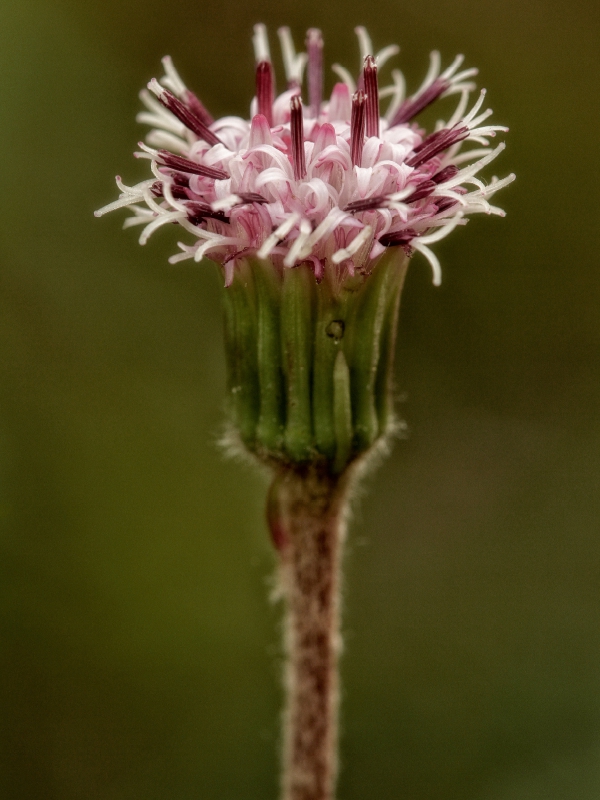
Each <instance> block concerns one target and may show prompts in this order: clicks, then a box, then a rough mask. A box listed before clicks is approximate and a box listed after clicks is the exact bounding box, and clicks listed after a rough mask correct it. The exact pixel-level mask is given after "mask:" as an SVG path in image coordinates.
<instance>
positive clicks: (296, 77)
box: [96, 25, 514, 285]
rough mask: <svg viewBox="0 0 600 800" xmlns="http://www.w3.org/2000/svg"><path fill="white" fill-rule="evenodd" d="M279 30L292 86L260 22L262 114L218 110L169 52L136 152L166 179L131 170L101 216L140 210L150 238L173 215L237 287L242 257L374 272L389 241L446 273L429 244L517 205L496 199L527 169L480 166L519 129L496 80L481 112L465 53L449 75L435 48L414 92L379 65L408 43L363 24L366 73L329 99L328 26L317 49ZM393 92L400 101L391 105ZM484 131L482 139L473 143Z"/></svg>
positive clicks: (316, 35)
mask: <svg viewBox="0 0 600 800" xmlns="http://www.w3.org/2000/svg"><path fill="white" fill-rule="evenodd" d="M278 33H279V37H280V40H281V45H282V51H283V60H284V65H285V69H286V78H287V90H286V91H285V92H283V93H282V94H280V95H279V96H277V97H275V93H274V84H275V82H274V73H273V66H272V63H271V58H270V53H269V45H268V40H267V35H266V30H265V28H264V26H263V25H257V26H256V28H255V36H254V50H255V56H256V96H255V97H254V99H253V100H252V104H251V119H250V121H247V120H244V119H241V118H240V117H223V118H221V119H217V120H214V119H213V118H212V116H211V115H210V113H209V112H208V111H207V110H206V108H205V107H204V105H203V104H202V103H201V101H200V100H199V99H198V98H197V96H196V95H195V94H193V93H192V92H191V91H190V90H189V89H188V88H187V87H186V86H185V84H184V83H183V81H182V80H181V78H180V76H179V75H178V73H177V72H176V70H175V68H174V67H173V64H172V62H171V59H170V58H168V57H166V58H164V59H163V65H164V68H165V73H166V74H165V76H164V77H163V78H162V79H161V81H160V82H159V81H157V80H152V81H151V82H150V83H149V84H148V89H149V90H150V91H148V90H144V91H142V93H141V99H142V101H143V102H144V104H145V105H146V107H147V109H148V110H147V111H145V112H143V113H141V114H139V116H138V119H139V121H140V122H143V123H147V124H149V125H151V126H152V128H153V129H152V130H151V132H150V133H149V135H148V137H147V144H143V143H140V147H141V152H139V153H136V156H138V157H140V158H147V159H149V160H150V167H151V170H152V173H153V177H152V178H150V179H148V180H145V181H142V182H141V183H139V184H137V185H136V186H132V187H129V186H126V185H125V184H123V182H122V181H121V179H120V178H117V184H118V186H119V189H120V190H121V196H120V198H119V199H118V200H117V201H115V202H114V203H111V204H110V205H108V206H105V207H104V208H103V209H101V210H100V211H98V212H96V213H97V214H98V215H102V214H104V213H106V212H107V211H111V210H113V209H116V208H121V207H124V206H128V207H130V208H131V210H132V211H133V213H134V216H133V217H130V218H129V219H127V220H126V222H125V226H126V227H129V226H131V225H143V226H144V228H143V231H142V234H141V236H140V243H141V244H144V243H145V242H146V241H147V239H148V237H149V236H150V235H151V234H152V233H153V232H154V231H155V230H156V229H157V228H159V227H160V226H162V225H165V224H167V223H171V222H174V223H178V224H179V225H181V227H182V228H184V229H185V230H186V231H187V232H189V233H190V234H192V236H193V237H195V241H193V243H192V244H186V243H179V247H180V248H181V251H182V252H181V253H178V254H177V255H174V256H173V257H172V258H171V259H170V261H171V262H172V263H176V262H178V261H181V260H184V259H188V258H193V259H195V260H196V261H200V260H201V259H202V258H203V257H204V256H206V257H208V258H210V259H211V260H213V261H216V262H218V263H219V264H221V265H222V266H223V269H224V275H225V283H226V284H227V285H228V284H229V283H230V282H231V280H232V278H233V275H234V271H235V266H236V262H238V261H239V259H245V258H259V259H268V260H269V261H271V262H272V263H273V264H275V265H276V266H277V267H278V268H291V267H295V266H297V265H298V264H302V263H308V264H309V265H310V266H311V268H312V270H313V271H314V274H315V277H316V279H317V281H319V280H320V279H321V278H322V276H323V274H324V271H325V270H326V269H327V268H330V269H335V270H336V271H337V272H338V273H339V274H340V275H353V274H354V273H355V272H357V271H358V272H369V271H370V268H371V266H372V265H373V263H374V262H375V260H376V259H378V257H379V256H380V255H381V254H382V253H383V252H384V250H385V249H386V248H389V247H402V248H404V250H405V251H406V252H407V254H409V255H410V254H411V253H412V252H413V251H414V250H418V251H420V252H421V253H423V254H424V255H425V256H426V257H427V259H428V260H429V262H430V263H431V266H432V268H433V273H434V283H436V284H437V283H439V282H440V279H441V272H440V266H439V262H438V260H437V258H436V256H435V255H434V253H433V252H432V251H431V249H430V248H429V246H428V245H430V244H431V243H432V242H435V241H437V240H439V239H441V238H443V237H444V236H446V235H447V234H448V233H449V232H450V231H451V230H452V229H453V228H454V227H455V226H456V225H459V224H462V223H464V222H465V217H466V215H468V214H473V213H477V212H484V213H487V214H498V215H503V213H504V212H503V211H502V210H501V209H499V208H497V207H495V206H492V205H490V203H489V202H488V201H489V198H490V196H491V195H492V194H493V193H494V192H496V191H497V190H498V189H500V188H502V187H503V186H505V185H506V184H507V183H510V181H512V180H513V179H514V176H513V175H509V176H508V177H506V178H504V179H503V180H497V179H496V178H493V179H492V180H491V182H490V183H489V184H488V185H487V186H486V185H484V184H483V183H482V182H481V181H480V180H479V179H478V178H477V177H476V175H477V173H478V172H479V171H480V170H481V169H482V168H483V167H484V166H485V165H486V164H488V163H489V162H490V161H492V159H494V158H495V157H496V156H497V155H498V153H499V152H500V151H501V150H502V149H503V148H504V144H500V145H498V146H497V147H496V148H495V149H492V148H491V147H490V146H489V138H490V137H493V136H495V134H496V132H497V131H505V130H507V129H506V128H504V127H502V126H498V125H487V124H484V123H485V121H486V120H487V119H488V117H489V116H490V114H491V113H492V112H491V110H482V107H483V102H484V99H485V91H482V92H481V93H480V95H479V97H478V99H477V101H476V102H475V103H474V105H473V106H472V107H471V108H470V109H469V96H470V93H471V92H472V91H473V89H474V88H475V86H474V84H473V83H472V82H471V78H472V77H473V76H474V75H475V74H476V72H477V71H476V70H475V69H467V70H463V71H460V67H461V64H462V62H463V57H462V56H458V57H457V58H456V59H455V61H454V62H453V63H452V64H451V66H449V67H448V68H447V69H446V70H445V71H443V72H442V71H441V64H440V56H439V53H437V52H434V53H432V54H431V65H430V69H429V71H428V73H427V76H426V78H425V80H424V81H423V84H422V85H421V87H420V88H419V89H418V90H417V91H416V92H415V93H414V94H413V95H412V96H410V97H405V89H404V86H405V83H404V78H403V76H402V73H401V72H400V71H399V70H393V71H392V78H393V83H392V85H391V86H388V87H386V88H383V89H380V88H379V87H378V70H379V69H380V68H381V67H382V66H383V64H384V63H385V62H386V61H387V60H388V59H389V58H390V57H391V56H393V55H395V54H396V53H397V52H398V48H397V47H396V46H393V45H392V46H390V47H386V48H385V49H383V50H382V51H381V52H379V53H377V54H375V53H374V52H373V48H372V46H371V41H370V39H369V37H368V35H367V33H366V31H365V30H364V29H363V28H357V34H358V38H359V44H360V49H361V69H360V74H359V77H358V81H357V82H356V83H355V81H354V79H353V77H352V75H351V74H350V73H349V72H348V71H347V70H346V69H344V68H343V67H341V66H339V65H334V67H333V69H334V71H335V72H336V73H337V74H338V76H339V77H340V78H341V82H340V83H336V84H335V86H334V87H333V91H332V93H331V97H330V98H329V100H328V101H324V100H323V66H322V64H323V58H322V55H323V40H322V37H321V33H320V31H318V30H316V29H311V30H309V31H308V34H307V39H306V53H299V54H297V53H296V52H295V49H294V45H293V42H292V39H291V35H290V31H289V29H287V28H281V29H280V30H279V32H278ZM305 70H306V73H307V75H306V77H307V80H306V84H307V103H306V104H303V102H302V84H303V75H304V72H305ZM448 95H457V96H458V104H457V106H456V109H455V110H454V113H453V114H452V115H451V117H450V118H449V119H448V120H447V121H446V122H438V124H437V125H436V127H435V130H434V131H433V132H431V133H427V132H426V131H424V130H423V129H422V128H420V127H419V125H418V124H417V123H416V122H415V121H414V120H415V118H416V117H417V116H418V114H419V113H420V112H421V111H423V109H425V108H426V107H427V106H429V105H431V103H433V102H434V101H435V100H437V99H438V98H440V97H445V96H448ZM382 98H389V103H388V107H387V109H386V112H385V114H384V115H383V116H381V115H380V111H379V104H380V100H381V99H382ZM470 142H475V143H477V145H479V146H478V147H476V148H472V147H471V148H470V149H468V150H463V147H464V145H465V144H466V143H470Z"/></svg>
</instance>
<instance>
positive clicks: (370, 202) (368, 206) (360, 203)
mask: <svg viewBox="0 0 600 800" xmlns="http://www.w3.org/2000/svg"><path fill="white" fill-rule="evenodd" d="M387 199H388V196H387V195H386V194H378V195H377V196H376V197H366V198H365V199H364V200H353V201H352V202H351V203H348V205H347V206H346V208H345V209H344V211H349V212H350V213H356V212H357V211H371V210H372V209H374V208H381V207H382V206H383V204H384V203H385V201H386V200H387Z"/></svg>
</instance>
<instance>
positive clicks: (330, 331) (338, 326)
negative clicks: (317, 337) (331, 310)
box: [325, 319, 346, 342]
mask: <svg viewBox="0 0 600 800" xmlns="http://www.w3.org/2000/svg"><path fill="white" fill-rule="evenodd" d="M345 329H346V324H345V322H344V320H343V319H332V320H331V322H330V323H329V325H328V326H327V327H326V328H325V333H326V334H327V336H329V337H330V338H331V339H335V340H336V342H339V340H340V339H341V338H343V336H344V330H345Z"/></svg>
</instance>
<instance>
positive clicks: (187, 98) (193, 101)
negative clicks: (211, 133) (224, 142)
mask: <svg viewBox="0 0 600 800" xmlns="http://www.w3.org/2000/svg"><path fill="white" fill-rule="evenodd" d="M183 101H184V103H185V104H186V106H187V107H188V108H189V109H190V111H192V112H193V113H194V114H195V115H196V116H197V117H198V119H200V120H202V122H203V123H204V124H205V125H212V123H213V122H214V121H215V120H214V117H213V116H212V114H211V113H210V111H209V110H208V109H207V108H206V106H205V105H204V103H203V102H202V101H201V100H200V99H199V98H198V97H196V95H195V94H194V93H193V92H190V90H189V89H186V90H185V94H184V96H183Z"/></svg>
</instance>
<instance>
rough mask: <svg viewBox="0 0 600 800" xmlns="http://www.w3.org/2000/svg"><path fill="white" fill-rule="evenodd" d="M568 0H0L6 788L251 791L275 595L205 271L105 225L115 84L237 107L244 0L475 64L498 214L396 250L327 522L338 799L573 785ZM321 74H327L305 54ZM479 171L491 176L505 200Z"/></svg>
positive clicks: (582, 563) (510, 794)
mask: <svg viewBox="0 0 600 800" xmlns="http://www.w3.org/2000/svg"><path fill="white" fill-rule="evenodd" d="M598 13H599V12H598V5H597V3H596V2H595V0H574V2H566V1H565V0H527V2H523V1H522V0H502V2H500V1H499V0H452V2H450V0H420V2H419V3H412V4H408V3H399V2H392V1H391V0H378V2H356V0H350V1H349V2H348V1H346V2H342V1H341V0H328V2H327V3H323V2H317V1H316V0H303V1H302V2H296V1H295V0H279V2H277V3H275V2H263V3H258V2H255V1H254V0H250V2H247V3H243V2H241V0H237V1H236V0H219V1H218V2H217V0H204V2H190V0H178V2H172V3H164V2H161V0H144V1H143V2H142V0H128V1H127V2H125V3H124V2H121V0H103V2H99V0H87V1H86V2H82V0H2V4H1V6H0V75H1V80H0V120H1V124H0V186H1V187H2V192H1V195H0V198H1V199H0V204H1V209H0V262H1V263H0V267H1V269H0V307H1V315H0V348H1V352H0V375H1V380H0V519H1V523H2V533H1V537H0V572H1V573H2V579H1V582H0V608H1V616H0V630H1V638H2V645H1V650H0V664H1V666H0V671H1V674H0V694H1V706H2V707H1V713H0V719H1V722H0V727H1V735H2V743H1V746H0V754H1V755H0V762H1V766H0V794H1V796H2V797H3V798H5V800H37V798H40V800H42V798H43V800H80V799H81V800H138V799H139V800H166V798H169V800H173V799H175V800H188V799H189V800H192V799H194V800H196V799H199V800H204V799H205V798H206V800H242V799H243V800H267V798H274V797H276V791H277V788H276V787H277V777H276V775H277V755H276V751H277V742H278V718H279V717H278V715H279V706H280V701H281V691H280V678H279V675H280V668H281V651H280V646H279V627H278V626H279V623H280V609H279V608H278V607H276V606H273V605H271V603H270V602H269V599H268V596H269V591H270V576H271V573H272V570H273V557H272V553H271V551H270V547H269V544H268V542H267V538H266V534H265V531H264V529H263V520H262V513H263V511H262V509H263V499H264V491H265V485H264V482H263V480H262V479H261V478H260V477H259V476H256V475H255V474H254V473H253V472H251V471H250V470H249V469H248V468H247V467H246V466H244V465H241V464H239V463H235V462H232V461H229V460H227V459H226V458H225V457H224V455H223V454H222V452H221V451H220V449H219V446H218V438H219V433H220V430H221V428H222V423H223V397H224V368H223V353H222V343H221V312H220V292H221V288H220V286H219V280H218V278H217V275H216V271H215V269H214V267H211V265H210V264H208V263H206V264H203V265H202V266H200V267H197V266H194V265H191V266H190V265H189V262H186V263H184V264H183V265H181V266H178V267H177V268H173V267H170V266H169V265H168V264H167V263H166V259H167V256H168V255H169V254H170V253H171V252H173V249H174V242H175V240H176V238H177V231H175V230H173V231H171V230H166V229H163V230H162V231H161V233H160V234H157V235H155V237H154V238H153V239H152V240H151V241H150V243H149V244H148V245H147V246H146V248H140V247H139V246H138V244H137V236H136V234H135V230H134V231H127V232H125V233H122V232H121V231H120V228H121V224H122V220H123V218H124V214H123V213H121V214H115V215H113V216H111V217H106V218H103V219H101V220H96V219H94V218H93V216H92V212H93V210H94V209H95V208H98V207H99V206H101V205H103V204H104V203H106V202H109V201H110V200H111V199H113V198H114V197H116V190H115V187H114V183H113V176H114V175H115V174H116V173H119V174H121V175H123V177H124V179H125V180H126V181H127V182H130V183H131V182H133V181H135V180H136V179H139V178H140V177H141V176H142V167H141V165H140V164H139V163H137V162H135V161H134V160H133V158H132V157H131V153H132V151H133V150H134V149H135V145H136V142H137V141H138V139H139V138H140V137H141V133H142V129H141V128H140V127H139V126H138V125H137V124H136V123H135V120H134V116H135V112H136V111H137V110H138V107H139V104H138V100H137V92H138V90H139V88H140V87H141V86H142V85H143V84H144V83H145V82H146V81H147V80H148V79H150V78H151V77H153V76H155V75H158V74H159V73H160V70H161V66H160V60H159V59H160V57H161V56H162V55H164V54H166V53H169V54H171V55H172V56H173V57H174V58H175V60H176V63H177V64H178V66H179V67H180V70H181V72H182V74H183V75H184V77H185V78H186V79H187V81H188V83H189V84H190V85H191V86H192V87H193V88H195V89H196V90H197V91H198V93H199V94H200V96H201V97H202V98H203V99H204V101H205V102H206V104H207V105H208V106H209V108H211V110H212V111H213V113H215V114H216V115H221V114H225V113H236V114H244V115H245V114H246V113H247V109H248V104H249V99H250V96H251V94H252V88H253V76H252V50H251V44H250V35H251V29H252V25H253V24H254V23H255V22H257V21H259V20H262V21H264V22H266V23H267V24H268V25H269V27H270V29H271V33H272V36H273V40H272V45H273V46H274V45H275V37H274V33H275V29H276V27H277V26H279V25H281V24H289V25H291V26H292V28H293V29H294V31H295V34H296V41H297V43H298V44H299V43H300V42H301V41H302V36H303V32H304V30H305V29H306V28H307V27H309V26H319V27H321V28H322V29H323V31H324V35H325V40H326V48H327V50H326V57H327V61H328V63H331V62H333V61H340V62H342V63H344V64H346V65H348V66H351V67H352V68H353V69H355V68H356V67H357V64H358V50H357V45H356V40H355V37H354V34H353V27H354V25H355V24H359V23H362V24H364V25H366V26H368V28H369V30H370V32H371V34H372V36H373V39H374V42H375V45H376V47H378V48H380V47H382V46H384V45H387V44H389V43H391V42H394V41H398V42H399V43H400V44H401V45H402V53H401V57H400V61H399V63H400V65H401V66H402V68H403V69H404V70H405V72H406V74H407V76H408V79H409V87H412V88H413V89H414V88H416V86H417V84H418V82H419V81H420V79H421V78H422V76H423V74H424V71H425V69H426V67H427V55H428V52H429V50H431V49H433V48H439V49H440V50H441V52H442V54H443V57H444V63H448V62H449V60H450V59H451V58H452V57H453V56H454V55H455V53H456V52H464V53H465V54H466V56H467V65H469V66H471V65H476V66H479V68H480V82H481V85H484V86H486V87H487V88H488V90H489V99H490V105H491V106H492V107H493V108H494V109H495V112H496V113H495V116H494V120H495V121H497V122H500V123H507V124H510V126H511V132H510V134H509V136H508V137H507V141H508V148H507V150H506V151H505V153H504V154H503V155H502V156H501V158H500V159H499V160H498V161H497V162H496V165H497V166H496V168H495V169H496V171H497V172H498V174H500V175H505V174H507V173H508V172H510V171H513V170H514V171H515V172H516V173H517V174H518V181H517V182H516V183H515V184H513V185H512V186H511V187H509V188H508V189H506V190H505V191H503V192H502V195H501V200H499V203H500V204H501V205H503V206H504V207H505V208H506V210H507V212H508V217H507V218H506V219H505V220H499V219H497V218H492V219H488V218H485V217H478V218H475V219H473V220H472V221H471V222H470V224H469V226H468V228H467V229H466V230H460V231H457V232H456V233H455V234H454V235H453V236H451V237H450V238H449V239H447V240H446V241H445V242H443V243H441V245H440V246H438V247H437V251H438V253H439V254H440V256H441V259H442V263H443V268H444V282H443V285H442V287H441V288H440V289H435V288H434V287H433V286H432V285H431V276H430V271H429V268H428V265H427V263H426V262H425V261H424V260H423V259H421V258H420V257H418V256H417V257H415V259H414V262H413V264H412V266H411V269H410V272H409V277H408V281H407V285H406V289H405V293H404V297H403V308H402V314H401V326H400V344H399V351H398V359H397V361H398V363H397V375H398V393H399V396H400V397H399V399H400V405H399V408H400V411H401V414H402V416H403V417H404V419H405V420H406V421H407V424H408V429H409V436H408V438H407V439H406V440H404V441H401V442H398V443H397V444H396V446H395V448H394V451H393V454H392V456H391V458H390V459H389V460H388V462H387V463H386V464H385V466H384V467H383V468H381V469H380V470H379V471H378V472H377V473H376V475H374V476H373V477H372V478H371V479H370V480H369V482H368V484H369V485H368V489H369V491H368V492H367V493H366V494H365V496H364V498H363V500H362V502H361V503H360V506H359V507H358V509H357V511H356V514H355V519H354V522H353V525H352V531H351V535H350V546H349V552H348V557H347V561H346V572H347V579H346V599H345V622H344V628H345V631H346V652H345V656H344V660H343V683H344V692H343V694H344V698H343V701H344V704H343V717H342V724H343V739H342V773H341V782H340V797H341V798H343V800H359V799H360V800H366V799H367V798H378V800H388V799H389V800H397V799H400V798H407V800H575V799H576V800H587V799H588V798H590V800H591V798H594V800H595V799H596V798H597V797H598V795H599V793H600V630H599V627H600V580H599V568H600V497H599V493H598V483H599V471H600V416H599V413H598V411H599V401H600V315H599V303H600V280H599V277H598V253H599V245H600V242H599V236H598V233H599V225H598V211H599V200H598V198H599V196H600V195H599V190H598V176H599V173H598V130H599V122H600V119H599V114H598V106H599V102H598V96H599V92H598V89H599V81H598V60H597V59H598V49H599V43H600V36H599V32H600V26H599V24H598V22H599V19H598ZM328 81H329V84H328V85H329V86H330V87H331V85H332V83H333V75H329V76H328ZM499 197H500V196H499Z"/></svg>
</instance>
